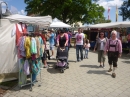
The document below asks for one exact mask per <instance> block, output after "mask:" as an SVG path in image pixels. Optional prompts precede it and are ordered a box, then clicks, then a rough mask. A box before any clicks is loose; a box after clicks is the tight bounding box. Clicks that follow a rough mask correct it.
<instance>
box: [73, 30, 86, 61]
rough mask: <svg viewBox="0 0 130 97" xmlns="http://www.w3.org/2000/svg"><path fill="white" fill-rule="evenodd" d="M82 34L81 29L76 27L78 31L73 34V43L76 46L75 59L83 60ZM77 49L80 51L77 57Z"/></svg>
mask: <svg viewBox="0 0 130 97" xmlns="http://www.w3.org/2000/svg"><path fill="white" fill-rule="evenodd" d="M84 38H85V36H84V34H83V33H82V29H81V28H79V29H78V33H77V34H76V35H75V43H74V46H75V47H76V55H77V61H78V62H79V61H80V60H83V45H84ZM79 51H80V57H81V59H80V58H79Z"/></svg>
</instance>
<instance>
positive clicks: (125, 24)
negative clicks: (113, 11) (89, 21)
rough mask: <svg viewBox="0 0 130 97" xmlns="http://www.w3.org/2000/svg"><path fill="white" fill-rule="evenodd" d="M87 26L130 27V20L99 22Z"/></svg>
mask: <svg viewBox="0 0 130 97" xmlns="http://www.w3.org/2000/svg"><path fill="white" fill-rule="evenodd" d="M86 27H87V28H114V27H117V28H126V27H130V22H112V23H101V24H95V25H89V26H86Z"/></svg>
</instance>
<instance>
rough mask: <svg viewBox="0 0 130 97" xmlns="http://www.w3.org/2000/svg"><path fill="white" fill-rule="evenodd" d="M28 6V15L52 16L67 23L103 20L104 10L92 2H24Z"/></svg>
mask: <svg viewBox="0 0 130 97" xmlns="http://www.w3.org/2000/svg"><path fill="white" fill-rule="evenodd" d="M24 1H25V3H26V4H27V6H26V10H25V11H27V13H31V14H39V15H40V16H43V15H51V16H52V18H55V17H57V18H58V19H60V20H62V21H63V22H65V23H70V24H72V23H74V22H78V21H80V22H82V23H88V24H89V23H93V22H94V20H95V19H97V18H102V17H103V13H104V11H105V10H104V8H103V7H102V6H99V5H98V4H94V3H92V2H91V0H24Z"/></svg>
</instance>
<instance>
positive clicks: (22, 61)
mask: <svg viewBox="0 0 130 97" xmlns="http://www.w3.org/2000/svg"><path fill="white" fill-rule="evenodd" d="M23 36H29V37H34V36H35V34H34V33H31V35H30V34H23ZM38 40H39V39H38ZM25 61H28V63H29V65H28V66H29V69H30V70H29V71H30V74H28V75H25V74H24V65H25ZM36 62H37V63H36ZM34 64H35V67H36V69H37V72H38V74H34V72H33V70H34V69H33V68H34ZM41 66H42V63H41V56H40V55H39V57H38V58H36V57H35V59H32V55H31V58H26V57H23V58H20V59H19V87H20V88H22V87H24V86H27V85H30V91H32V87H33V85H34V84H35V83H36V82H37V79H36V76H37V75H39V76H40V79H39V83H38V86H41V75H42V74H41V68H42V67H41ZM33 75H34V76H35V80H34V78H33ZM28 77H29V78H28ZM28 79H30V80H29V81H28Z"/></svg>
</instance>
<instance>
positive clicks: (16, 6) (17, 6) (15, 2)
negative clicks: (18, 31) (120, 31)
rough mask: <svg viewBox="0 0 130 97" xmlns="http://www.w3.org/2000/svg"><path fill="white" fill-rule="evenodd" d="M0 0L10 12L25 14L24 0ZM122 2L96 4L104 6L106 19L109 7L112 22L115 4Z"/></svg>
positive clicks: (100, 2)
mask: <svg viewBox="0 0 130 97" xmlns="http://www.w3.org/2000/svg"><path fill="white" fill-rule="evenodd" d="M1 1H5V2H7V4H8V7H9V10H10V11H11V12H12V13H19V14H22V15H26V12H25V11H24V10H25V7H26V4H25V3H24V0H0V2H1ZM122 3H123V0H99V1H98V2H97V4H99V5H101V6H103V7H104V8H105V12H104V16H105V17H106V19H108V8H109V9H110V14H109V16H110V20H112V22H115V21H116V6H118V8H119V7H120V6H121V4H122ZM2 10H3V12H4V11H5V4H3V3H2ZM118 21H119V22H121V21H122V17H121V16H118Z"/></svg>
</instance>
